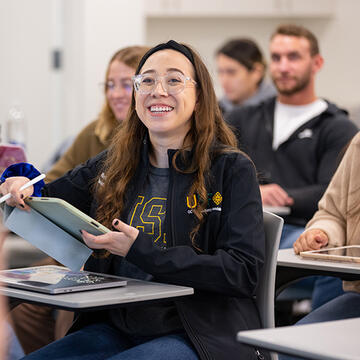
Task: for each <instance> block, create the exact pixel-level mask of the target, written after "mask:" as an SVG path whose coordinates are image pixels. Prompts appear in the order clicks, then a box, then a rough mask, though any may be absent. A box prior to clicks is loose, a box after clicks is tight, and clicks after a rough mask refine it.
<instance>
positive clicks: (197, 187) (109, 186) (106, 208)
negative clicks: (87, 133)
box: [96, 45, 239, 247]
mask: <svg viewBox="0 0 360 360" xmlns="http://www.w3.org/2000/svg"><path fill="white" fill-rule="evenodd" d="M185 46H187V47H188V49H189V50H190V51H191V53H192V55H193V58H194V69H195V79H194V80H195V81H196V82H197V104H196V108H195V110H194V113H193V115H192V118H191V128H190V130H189V132H188V134H187V135H186V137H185V139H184V144H190V145H191V147H192V153H193V156H192V158H191V161H190V162H189V163H187V167H186V169H181V170H180V169H179V168H178V167H177V165H176V159H177V157H178V156H181V157H184V158H185V153H186V152H187V150H188V148H187V149H185V148H184V147H182V148H180V149H178V150H177V152H176V154H175V155H174V157H173V160H172V165H173V166H174V168H175V169H176V170H177V171H181V172H186V173H190V172H191V173H194V180H193V183H192V186H191V188H190V190H189V194H188V195H189V198H193V196H194V195H195V196H196V197H197V200H198V201H197V206H196V208H194V209H193V212H194V214H195V216H196V217H197V219H198V224H197V225H196V226H195V228H194V229H193V230H192V231H191V240H192V243H193V245H194V246H195V247H197V246H196V244H195V236H196V233H197V231H198V229H199V227H200V224H201V222H202V221H203V218H204V215H203V212H202V211H203V210H204V209H205V208H206V206H207V191H206V175H207V174H208V172H209V169H210V164H211V158H212V157H213V156H215V155H216V154H217V153H222V152H237V151H239V150H237V149H236V138H235V135H234V134H233V132H232V131H231V130H230V129H229V127H228V126H227V125H226V123H225V122H224V120H223V118H222V115H221V112H220V109H219V106H218V103H217V99H216V95H215V92H214V88H213V85H212V80H211V77H210V74H209V72H208V70H207V69H206V66H205V64H204V63H203V61H202V60H201V58H200V56H199V55H198V54H197V53H196V52H195V51H194V50H193V49H192V48H191V47H189V46H188V45H185ZM139 71H140V69H139ZM147 132H148V130H147V128H146V127H145V125H144V124H143V123H142V122H141V120H140V118H139V117H138V115H137V113H136V111H135V97H134V93H133V96H132V102H131V106H130V110H129V113H128V116H127V118H126V119H125V120H124V121H123V122H122V124H121V126H120V127H119V130H118V132H117V134H115V135H114V138H113V141H112V144H111V146H110V148H109V152H108V155H107V159H106V161H105V163H104V167H103V174H104V176H102V175H100V176H99V179H98V180H99V181H98V182H97V184H101V185H97V186H96V198H97V201H98V204H99V206H98V210H97V219H98V220H99V221H100V222H102V223H103V224H104V225H105V226H108V227H111V224H112V221H113V219H114V218H116V217H119V216H120V214H121V212H122V210H123V209H124V195H125V192H126V190H127V187H128V185H129V183H130V181H131V179H132V178H133V176H134V174H135V171H136V169H137V167H138V166H139V163H140V154H141V148H142V143H143V140H144V138H145V137H146V134H147Z"/></svg>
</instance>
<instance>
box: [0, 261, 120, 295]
mask: <svg viewBox="0 0 360 360" xmlns="http://www.w3.org/2000/svg"><path fill="white" fill-rule="evenodd" d="M0 282H2V283H3V284H4V285H5V286H8V287H13V288H19V289H26V290H31V291H37V292H42V293H46V294H64V293H69V292H76V291H87V290H96V289H106V288H113V287H119V286H125V285H126V284H127V281H126V279H125V278H122V277H119V276H114V275H107V274H100V273H94V272H89V271H71V270H70V269H68V268H66V267H63V266H57V265H45V266H33V267H27V268H21V269H10V270H2V271H0Z"/></svg>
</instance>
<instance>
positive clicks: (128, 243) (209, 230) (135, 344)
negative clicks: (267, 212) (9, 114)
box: [0, 40, 268, 360]
mask: <svg viewBox="0 0 360 360" xmlns="http://www.w3.org/2000/svg"><path fill="white" fill-rule="evenodd" d="M135 74H136V76H135V77H134V82H135V93H134V94H133V96H132V99H131V105H130V110H129V113H128V116H127V118H126V119H125V120H124V121H123V122H122V124H121V126H120V128H119V130H118V131H117V132H116V134H115V135H114V138H113V141H112V144H111V146H110V148H109V151H108V152H107V153H102V154H100V155H99V156H97V157H95V158H93V159H91V160H90V161H88V162H87V163H86V164H85V165H83V166H80V167H78V168H76V169H75V170H73V171H72V172H70V173H68V174H67V175H65V176H64V177H62V178H60V179H59V180H57V181H56V182H53V183H50V184H47V185H45V187H44V188H43V190H42V191H43V194H44V195H45V196H54V197H60V198H63V199H65V200H67V201H68V202H70V203H72V204H73V205H75V206H77V207H79V208H80V209H81V210H82V211H84V212H86V213H88V214H90V215H92V216H96V218H97V220H99V221H100V222H102V223H103V224H104V225H105V226H108V227H109V228H111V227H113V228H114V229H115V230H114V231H111V232H109V233H107V234H105V235H101V236H93V235H91V234H89V233H87V232H85V231H83V232H82V234H83V239H84V241H85V242H86V244H87V245H88V246H89V247H91V248H93V249H95V252H94V256H92V257H91V259H89V260H88V262H87V263H86V265H85V268H86V269H88V270H95V271H98V272H105V273H111V274H116V275H122V276H128V277H133V278H138V279H146V280H154V281H158V282H166V283H171V284H179V285H185V286H191V287H194V288H195V295H194V296H191V297H187V298H185V299H182V298H179V299H176V300H172V299H169V300H168V301H166V302H162V303H158V304H157V303H155V304H154V303H149V304H143V305H142V306H141V307H131V306H129V307H125V308H115V309H111V310H108V311H106V314H105V316H104V313H91V315H86V316H84V315H80V316H79V319H78V321H77V322H76V324H77V326H76V330H77V331H75V332H73V333H72V334H70V335H68V336H66V337H65V338H63V339H62V340H60V341H57V342H55V343H53V344H51V345H49V346H47V347H45V348H43V349H40V350H39V351H37V352H34V353H32V354H30V355H29V356H28V357H27V359H49V358H54V357H55V355H56V357H57V358H63V359H66V358H68V357H70V356H76V355H79V356H80V354H81V356H84V357H86V358H87V359H95V358H102V359H110V358H111V359H112V360H114V359H118V360H120V359H130V358H131V359H147V360H149V359H150V360H155V359H156V360H159V359H160V360H162V359H167V360H168V359H174V360H175V359H177V360H178V359H180V360H181V359H184V360H185V359H186V360H189V359H220V360H221V359H233V358H236V357H240V358H244V359H257V358H260V357H261V358H262V359H265V358H268V354H267V353H264V354H260V352H259V351H258V350H256V349H253V348H251V347H244V346H242V345H241V344H238V343H237V342H236V337H235V334H236V333H237V331H239V330H245V329H253V328H258V327H260V326H261V324H260V319H259V315H258V310H257V308H256V305H255V302H254V293H255V290H256V287H257V285H258V280H259V271H260V269H261V266H262V264H263V260H264V256H265V254H264V232H263V223H262V221H263V220H262V219H263V216H262V205H261V199H260V192H259V187H258V183H257V179H256V173H255V169H254V166H253V164H252V162H251V161H250V160H249V159H248V157H247V156H246V155H244V154H243V153H241V152H240V151H239V150H237V149H236V146H235V145H236V141H235V137H234V134H233V133H232V132H231V130H230V129H229V128H228V127H227V125H226V124H225V122H224V121H223V119H222V116H221V113H220V109H219V107H218V105H217V100H216V96H215V92H214V89H213V86H212V82H211V78H210V75H209V73H208V71H207V69H206V67H205V65H204V63H203V62H202V60H201V59H200V57H199V56H198V55H197V53H196V52H195V51H194V50H192V49H191V48H190V47H189V46H187V45H183V44H179V43H177V42H175V41H172V40H171V41H169V42H167V43H164V44H159V45H158V46H156V47H154V48H152V49H150V50H149V51H148V52H147V53H146V54H145V55H144V57H143V58H142V60H141V61H140V64H139V66H138V68H137V70H136V72H135ZM175 89H176V90H175ZM26 181H27V180H26V178H23V177H16V178H8V179H7V180H6V182H5V183H4V184H2V185H1V186H0V191H1V192H3V193H5V192H9V191H12V193H13V194H14V197H13V198H11V199H9V200H8V204H9V205H12V206H15V205H23V206H25V203H24V201H23V198H24V197H26V196H28V195H30V194H31V192H32V190H31V189H26V190H24V191H22V192H21V193H20V192H19V190H18V189H19V188H20V187H21V186H22V184H23V183H24V182H26ZM94 184H95V185H94ZM21 195H22V196H21ZM25 207H26V206H25ZM74 330H75V328H74ZM92 339H96V341H91V340H92Z"/></svg>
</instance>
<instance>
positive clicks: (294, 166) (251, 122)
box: [226, 98, 358, 226]
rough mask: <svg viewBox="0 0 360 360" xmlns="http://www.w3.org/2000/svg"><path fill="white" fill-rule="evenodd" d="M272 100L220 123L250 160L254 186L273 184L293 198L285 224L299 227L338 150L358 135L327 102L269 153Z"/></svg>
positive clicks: (319, 192) (312, 207) (311, 208)
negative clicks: (255, 179) (254, 171)
mask: <svg viewBox="0 0 360 360" xmlns="http://www.w3.org/2000/svg"><path fill="white" fill-rule="evenodd" d="M275 100H276V99H275V98H271V99H269V100H266V101H264V102H262V103H261V104H259V105H258V106H249V107H246V108H242V109H239V110H235V111H233V112H232V113H230V114H229V116H228V117H227V119H226V120H227V122H228V123H229V124H230V125H231V126H232V127H233V129H234V132H235V134H236V136H237V139H238V143H239V147H240V149H242V150H244V151H245V152H246V153H247V154H248V155H249V156H250V158H251V159H252V160H253V161H254V163H255V166H256V169H257V171H258V175H259V182H260V184H271V183H276V184H278V185H280V186H281V187H282V188H284V189H285V191H286V192H287V193H288V194H289V196H290V197H292V198H293V199H294V205H293V206H292V207H291V215H290V216H288V217H285V222H287V223H290V224H295V225H300V226H303V225H305V224H306V223H307V222H308V220H310V219H311V218H312V216H313V215H314V213H315V211H316V210H317V203H318V201H319V200H320V198H321V197H322V195H323V193H324V192H325V189H326V188H327V186H328V184H329V182H330V180H331V178H332V176H333V174H334V172H335V170H336V168H337V166H338V164H339V162H340V160H341V156H342V155H343V150H344V148H345V147H346V145H347V144H348V142H349V141H350V140H351V139H352V137H353V136H354V135H355V134H356V133H357V131H358V130H357V128H356V126H355V125H354V124H353V123H352V122H351V121H350V120H349V118H348V116H347V112H346V111H345V110H342V109H339V108H338V107H337V106H336V105H334V104H332V103H330V102H327V103H328V108H327V109H326V110H325V111H324V112H322V113H321V114H320V115H318V116H316V117H314V118H313V119H311V120H309V121H307V122H306V123H305V124H303V125H302V126H300V127H299V128H298V129H297V130H296V131H295V132H294V133H293V134H292V135H291V136H290V138H289V139H288V140H287V141H285V142H284V143H283V144H281V145H280V146H279V147H278V149H277V150H276V151H274V150H273V148H272V142H273V125H274V112H275Z"/></svg>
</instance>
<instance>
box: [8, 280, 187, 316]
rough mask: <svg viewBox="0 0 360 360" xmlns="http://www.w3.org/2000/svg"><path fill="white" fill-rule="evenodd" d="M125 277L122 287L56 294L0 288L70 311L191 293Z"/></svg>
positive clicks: (22, 298)
mask: <svg viewBox="0 0 360 360" xmlns="http://www.w3.org/2000/svg"><path fill="white" fill-rule="evenodd" d="M127 280H128V283H127V285H126V286H124V287H118V288H110V289H101V290H88V291H80V292H74V293H66V294H56V295H49V294H43V293H39V292H35V291H29V290H23V289H15V288H9V287H7V288H2V289H1V292H2V294H4V295H5V296H8V297H9V298H10V300H12V301H14V300H15V303H16V302H17V301H16V300H20V302H28V303H36V304H37V305H47V306H51V307H54V308H58V309H65V310H71V311H80V310H81V311H86V310H100V309H105V308H111V307H117V306H121V305H124V304H132V303H133V304H135V303H141V302H144V301H146V302H148V301H155V300H160V299H168V298H175V297H179V296H186V295H192V294H193V293H194V289H193V288H191V287H185V286H177V285H169V284H162V283H155V282H150V281H142V280H134V279H128V278H127Z"/></svg>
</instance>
